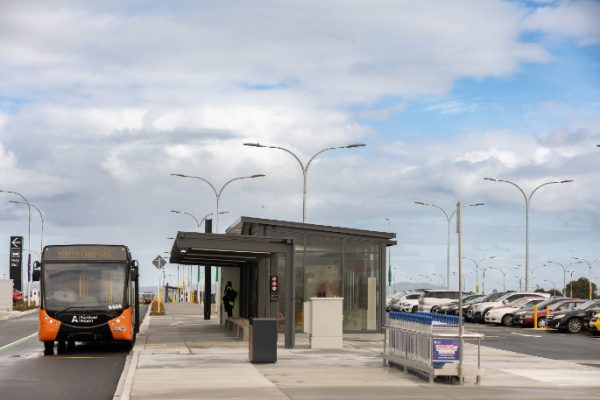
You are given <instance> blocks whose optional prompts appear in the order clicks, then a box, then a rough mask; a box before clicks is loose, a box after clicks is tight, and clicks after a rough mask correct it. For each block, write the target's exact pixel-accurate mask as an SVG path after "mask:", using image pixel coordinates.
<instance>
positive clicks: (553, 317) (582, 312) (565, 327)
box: [546, 299, 600, 333]
mask: <svg viewBox="0 0 600 400" xmlns="http://www.w3.org/2000/svg"><path fill="white" fill-rule="evenodd" d="M598 313H600V300H598V299H596V300H588V301H586V302H585V303H583V304H580V305H579V306H578V307H577V308H575V309H573V310H570V311H564V312H563V311H562V310H557V311H554V312H551V313H550V315H549V316H548V318H547V320H546V327H548V328H553V329H558V330H561V331H566V332H569V333H579V332H581V331H582V330H583V329H585V327H587V326H589V323H590V321H591V320H592V317H593V316H594V315H596V314H598Z"/></svg>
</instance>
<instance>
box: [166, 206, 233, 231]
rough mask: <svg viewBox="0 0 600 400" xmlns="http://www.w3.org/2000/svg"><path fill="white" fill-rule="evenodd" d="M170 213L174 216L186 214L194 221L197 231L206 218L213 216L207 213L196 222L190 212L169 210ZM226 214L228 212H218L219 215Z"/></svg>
mask: <svg viewBox="0 0 600 400" xmlns="http://www.w3.org/2000/svg"><path fill="white" fill-rule="evenodd" d="M171 212H172V213H174V214H186V215H189V216H190V217H192V218H194V221H196V225H197V226H198V229H200V227H201V226H202V223H203V222H204V221H205V220H206V218H208V217H210V216H211V215H214V214H213V213H208V214H206V215H205V216H204V217H203V218H202V219H201V220H199V221H198V218H196V217H195V216H194V214H192V213H190V212H187V211H179V210H171ZM227 213H229V211H220V212H219V214H220V215H223V214H227Z"/></svg>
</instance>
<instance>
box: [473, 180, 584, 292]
mask: <svg viewBox="0 0 600 400" xmlns="http://www.w3.org/2000/svg"><path fill="white" fill-rule="evenodd" d="M483 180H485V181H491V182H503V183H508V184H509V185H512V186H514V187H516V188H517V189H518V190H519V192H521V194H522V195H523V198H524V199H525V291H528V290H529V205H530V204H531V198H532V197H533V195H534V194H535V192H537V191H538V189H540V188H542V187H544V186H547V185H554V184H559V183H570V182H573V179H565V180H562V181H552V182H546V183H542V184H541V185H539V186H537V187H536V188H535V189H533V191H532V192H531V193H529V196H528V195H526V194H525V191H524V190H523V189H522V188H521V187H520V186H519V185H517V184H516V183H514V182H511V181H509V180H506V179H496V178H483Z"/></svg>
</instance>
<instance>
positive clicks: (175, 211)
mask: <svg viewBox="0 0 600 400" xmlns="http://www.w3.org/2000/svg"><path fill="white" fill-rule="evenodd" d="M171 212H172V213H175V214H181V211H178V210H171Z"/></svg>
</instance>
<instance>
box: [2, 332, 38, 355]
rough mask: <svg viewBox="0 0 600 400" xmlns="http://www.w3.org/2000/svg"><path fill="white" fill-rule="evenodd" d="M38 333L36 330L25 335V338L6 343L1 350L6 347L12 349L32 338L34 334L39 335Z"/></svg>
mask: <svg viewBox="0 0 600 400" xmlns="http://www.w3.org/2000/svg"><path fill="white" fill-rule="evenodd" d="M37 334H38V333H37V332H34V333H32V334H31V335H29V336H25V337H24V338H21V339H19V340H15V341H14V342H12V343H9V344H7V345H4V346H2V347H0V351H4V350H6V349H10V348H11V347H13V346H16V345H18V344H19V343H23V342H24V341H26V340H29V339H31V338H32V337H34V336H37Z"/></svg>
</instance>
